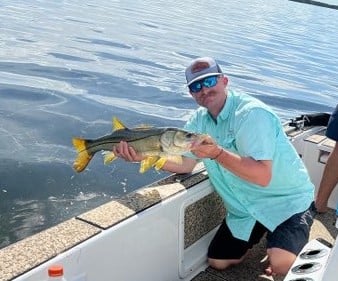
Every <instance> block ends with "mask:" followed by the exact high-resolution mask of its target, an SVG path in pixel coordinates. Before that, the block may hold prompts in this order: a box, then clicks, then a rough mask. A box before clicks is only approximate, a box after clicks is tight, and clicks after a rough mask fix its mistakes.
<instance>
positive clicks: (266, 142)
mask: <svg viewBox="0 0 338 281" xmlns="http://www.w3.org/2000/svg"><path fill="white" fill-rule="evenodd" d="M277 122H279V121H278V120H277V119H276V117H275V116H274V115H273V114H272V113H271V112H269V111H267V110H265V109H263V108H253V109H251V110H250V111H249V112H248V113H247V114H246V116H245V117H243V118H241V121H240V124H238V130H237V133H236V146H237V150H238V152H239V154H240V155H242V156H246V157H252V158H253V159H255V160H272V159H273V155H274V152H275V147H276V140H277V132H278V130H277V127H276V125H277Z"/></svg>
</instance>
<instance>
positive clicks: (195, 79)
mask: <svg viewBox="0 0 338 281" xmlns="http://www.w3.org/2000/svg"><path fill="white" fill-rule="evenodd" d="M221 74H222V73H219V72H212V73H206V74H203V75H200V76H198V77H196V78H194V79H192V80H191V81H190V82H189V83H187V86H190V85H191V84H192V83H194V82H196V81H198V80H201V79H203V78H206V77H210V76H215V75H221Z"/></svg>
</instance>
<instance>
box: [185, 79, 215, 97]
mask: <svg viewBox="0 0 338 281" xmlns="http://www.w3.org/2000/svg"><path fill="white" fill-rule="evenodd" d="M217 78H218V75H215V76H209V77H206V78H204V79H202V80H198V81H196V82H194V83H192V84H190V85H189V90H190V92H192V93H198V92H199V91H201V90H202V87H203V86H204V87H206V88H211V87H214V86H215V85H216V84H217Z"/></svg>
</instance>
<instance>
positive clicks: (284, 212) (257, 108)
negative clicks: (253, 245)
mask: <svg viewBox="0 0 338 281" xmlns="http://www.w3.org/2000/svg"><path fill="white" fill-rule="evenodd" d="M185 129H187V130H190V131H192V132H198V133H206V134H209V135H210V136H211V137H212V138H213V139H214V140H215V141H216V142H217V143H218V145H220V146H222V147H223V148H224V149H226V150H228V151H231V152H233V153H235V154H238V155H240V156H243V157H251V158H253V159H255V160H271V161H272V179H271V181H270V183H269V185H268V186H266V187H262V186H259V185H256V184H253V183H250V182H248V181H246V180H244V179H241V178H240V177H238V176H236V175H234V174H233V173H231V172H230V171H228V170H227V169H225V168H224V167H223V166H221V165H220V164H219V163H218V162H217V161H214V160H211V159H203V162H204V165H205V167H206V169H207V171H208V175H209V179H210V181H211V183H212V184H213V186H214V187H215V189H216V191H217V192H218V194H219V195H220V196H221V197H222V199H223V201H224V204H225V208H226V210H227V214H226V223H227V225H228V227H229V228H230V230H231V232H232V234H233V236H235V237H237V238H239V239H242V240H245V241H248V240H249V238H250V234H251V231H252V229H253V227H254V225H255V223H256V221H259V222H260V223H261V224H263V225H264V226H265V227H266V228H268V229H269V230H270V231H273V230H274V229H275V228H276V227H277V226H278V225H279V224H281V223H282V222H283V221H285V220H286V219H288V218H289V217H291V216H292V215H294V214H296V213H299V212H302V211H304V210H306V209H307V208H308V207H309V206H310V204H311V202H312V201H313V200H314V186H313V184H312V183H311V181H310V178H309V175H308V173H307V170H306V168H305V166H304V165H303V162H302V160H301V159H300V157H299V156H298V154H297V152H296V150H295V148H294V147H293V145H292V144H291V143H290V142H289V140H288V138H287V136H286V135H285V133H284V131H283V126H282V124H281V122H280V119H279V118H278V116H276V115H275V114H274V113H273V112H272V111H271V109H270V108H269V107H268V106H267V105H265V104H264V103H262V102H260V101H259V100H257V99H255V98H253V97H251V96H249V95H247V94H238V93H235V92H233V91H228V96H227V100H226V104H225V106H224V108H223V109H222V111H221V112H220V114H219V115H218V116H217V120H214V119H213V118H212V117H211V115H210V114H209V113H208V111H207V109H205V108H202V107H201V108H199V109H198V110H197V111H196V112H195V114H194V115H193V116H192V117H191V118H190V120H189V121H188V122H187V123H186V125H185Z"/></svg>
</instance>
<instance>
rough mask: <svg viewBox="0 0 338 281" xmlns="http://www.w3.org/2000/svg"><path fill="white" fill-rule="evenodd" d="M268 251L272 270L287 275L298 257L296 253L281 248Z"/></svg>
mask: <svg viewBox="0 0 338 281" xmlns="http://www.w3.org/2000/svg"><path fill="white" fill-rule="evenodd" d="M267 253H268V256H269V261H270V267H271V269H272V272H273V273H275V274H277V275H286V274H287V273H288V271H289V269H290V268H291V266H292V264H293V263H294V261H295V260H296V258H297V256H296V255H295V254H294V253H291V252H289V251H286V250H283V249H280V248H271V249H268V250H267Z"/></svg>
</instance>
